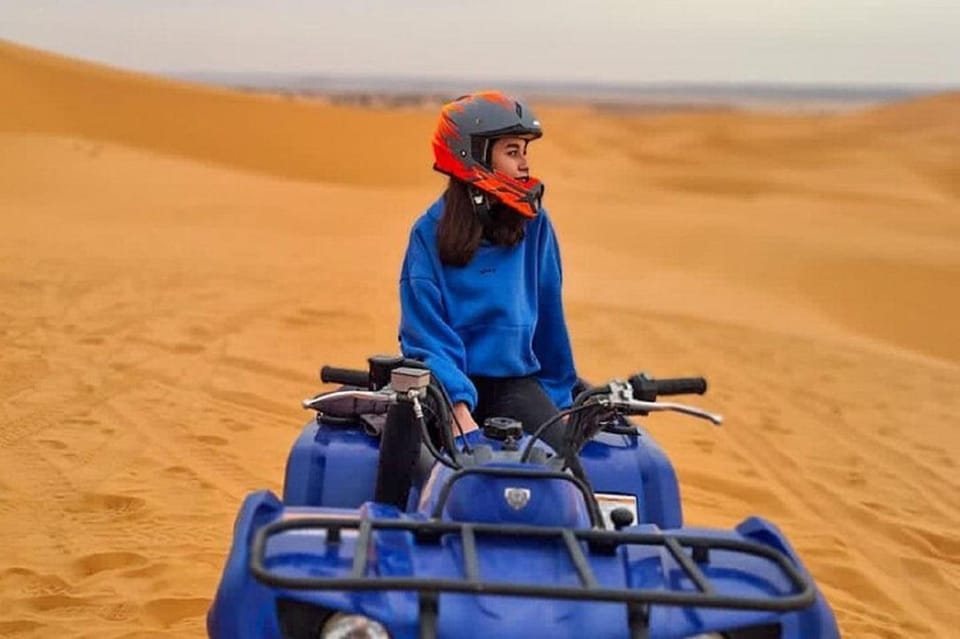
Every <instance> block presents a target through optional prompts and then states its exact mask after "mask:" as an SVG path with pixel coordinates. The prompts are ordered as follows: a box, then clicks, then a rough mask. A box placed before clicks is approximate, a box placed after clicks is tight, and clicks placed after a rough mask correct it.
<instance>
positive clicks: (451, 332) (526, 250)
mask: <svg viewBox="0 0 960 639" xmlns="http://www.w3.org/2000/svg"><path fill="white" fill-rule="evenodd" d="M442 213H443V197H441V198H440V199H439V200H437V201H436V202H434V204H433V205H432V206H431V207H430V208H429V209H427V212H426V213H425V214H424V215H423V216H422V217H421V218H420V219H419V220H417V222H416V223H415V224H414V226H413V229H412V231H411V232H410V244H409V245H408V247H407V254H406V256H405V257H404V260H403V270H402V272H401V274H400V311H401V313H400V348H401V350H402V352H403V354H404V355H405V356H406V357H412V358H416V359H420V360H423V362H424V363H426V365H427V366H429V367H430V370H431V371H432V372H433V373H434V375H436V377H437V379H439V381H440V382H441V383H442V384H443V385H444V387H445V388H446V389H447V392H448V393H449V394H450V399H451V400H452V401H453V402H454V403H456V402H465V403H466V404H467V406H469V408H470V410H473V409H474V408H475V407H476V405H477V389H476V388H475V387H474V385H473V383H472V382H471V381H470V377H469V376H481V377H525V376H529V375H535V376H536V378H537V379H538V380H539V382H540V384H541V386H543V389H544V390H545V391H546V393H547V395H548V396H549V397H550V398H551V399H552V400H553V403H554V404H555V405H556V406H557V407H558V408H567V407H569V406H570V404H571V403H572V398H571V393H572V391H573V385H574V383H575V382H576V380H577V375H576V371H575V369H574V366H573V353H572V351H571V348H570V337H569V335H568V333H567V325H566V322H565V320H564V316H563V304H562V300H561V296H560V288H561V282H562V277H563V275H562V271H561V267H560V252H559V248H558V246H557V238H556V235H555V234H554V231H553V226H552V225H551V224H550V219H549V218H548V217H547V213H546V211H545V210H543V209H541V210H540V213H539V215H537V216H536V217H535V218H533V219H531V220H530V221H529V222H527V226H526V232H525V236H524V238H523V240H522V241H521V242H520V243H519V244H517V245H515V246H510V247H506V246H497V245H493V244H489V243H487V242H483V243H481V245H480V247H479V248H478V249H477V252H476V254H475V255H474V257H473V259H472V260H470V262H469V263H468V264H467V265H466V266H463V267H456V266H447V265H444V264H443V263H442V262H441V261H440V255H439V254H438V251H437V225H438V223H439V221H440V216H441V215H442Z"/></svg>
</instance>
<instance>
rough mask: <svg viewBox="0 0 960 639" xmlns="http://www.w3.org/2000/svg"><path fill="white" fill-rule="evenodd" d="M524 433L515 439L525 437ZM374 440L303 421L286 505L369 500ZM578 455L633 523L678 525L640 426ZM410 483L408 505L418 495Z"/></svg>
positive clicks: (598, 487)
mask: <svg viewBox="0 0 960 639" xmlns="http://www.w3.org/2000/svg"><path fill="white" fill-rule="evenodd" d="M527 439H528V438H527V437H526V436H525V437H524V439H523V440H522V441H521V446H522V445H523V444H524V443H526V441H527ZM468 441H469V442H470V443H471V444H473V445H475V446H476V445H488V446H490V447H492V448H493V449H494V450H500V448H501V443H500V442H498V441H496V440H492V439H488V438H487V437H484V436H483V434H482V433H480V432H479V431H475V432H474V433H471V434H470V436H469V438H468ZM378 452H379V440H378V439H377V438H375V437H373V436H371V435H368V434H366V433H365V432H364V431H363V430H361V429H359V428H355V429H352V428H344V427H339V426H336V427H334V426H328V425H325V424H320V425H318V424H317V422H316V421H311V422H309V423H308V424H307V425H306V426H305V427H304V429H303V431H302V433H301V435H300V437H299V438H298V439H297V441H296V443H295V444H294V446H293V449H292V450H291V452H290V456H289V459H288V461H287V469H286V478H285V481H284V489H283V490H284V493H283V501H284V503H285V504H287V505H290V506H330V507H335V508H358V507H359V506H360V505H361V504H363V503H364V502H367V501H372V500H373V496H374V486H375V483H376V475H377V459H378ZM580 457H581V461H582V463H583V466H584V469H585V471H586V473H587V476H588V478H589V480H590V485H591V487H592V488H593V490H594V491H595V492H603V493H618V494H624V495H632V496H634V497H635V498H636V499H637V505H638V508H637V512H638V522H639V523H652V524H656V525H657V526H659V527H661V528H664V529H669V528H679V527H680V526H682V525H683V511H682V506H681V502H680V490H679V487H678V484H677V476H676V473H675V472H674V470H673V466H672V465H671V464H670V461H669V459H668V458H667V456H666V454H665V453H664V452H663V450H662V449H661V448H660V446H659V445H658V444H657V443H656V442H655V441H654V440H653V438H652V437H651V436H650V435H649V434H648V433H647V432H646V431H644V430H643V429H640V430H639V435H637V436H633V435H612V434H609V433H601V434H600V435H599V436H598V437H597V438H596V439H595V440H594V441H591V442H590V443H588V444H587V445H586V446H585V447H584V449H583V451H582V452H581V455H580ZM419 492H420V487H419V486H414V487H413V491H412V493H411V501H410V508H409V510H414V509H415V508H416V505H417V503H418V500H419Z"/></svg>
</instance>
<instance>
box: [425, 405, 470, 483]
mask: <svg viewBox="0 0 960 639" xmlns="http://www.w3.org/2000/svg"><path fill="white" fill-rule="evenodd" d="M427 410H430V409H427ZM430 412H431V413H433V411H432V410H430ZM417 422H419V424H420V435H421V436H422V438H423V445H424V446H426V447H427V450H428V451H429V452H430V454H431V455H432V456H433V458H434V459H436V460H437V462H439V463H441V464H443V465H444V466H446V467H447V468H451V469H453V470H459V469H460V468H461V466H460V465H459V464H456V463H455V462H453V461H451V460H449V459H447V458H446V456H445V455H443V454H442V453H441V452H440V451H439V450H437V448H436V446H434V445H433V442H432V441H430V431H429V429H428V428H427V420H425V419H424V418H423V415H422V414H421V416H420V417H419V418H417Z"/></svg>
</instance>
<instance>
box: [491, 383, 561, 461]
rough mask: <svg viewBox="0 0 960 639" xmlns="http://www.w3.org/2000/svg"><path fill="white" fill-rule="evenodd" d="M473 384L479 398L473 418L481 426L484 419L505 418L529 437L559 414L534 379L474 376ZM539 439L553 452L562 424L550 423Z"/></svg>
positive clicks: (559, 436)
mask: <svg viewBox="0 0 960 639" xmlns="http://www.w3.org/2000/svg"><path fill="white" fill-rule="evenodd" d="M473 383H474V385H475V386H476V387H477V394H478V396H479V401H478V402H477V407H476V409H475V410H474V411H473V415H474V419H476V420H477V424H479V425H480V426H481V427H482V426H483V420H485V419H486V418H488V417H509V418H512V419H516V420H517V421H519V422H520V423H521V424H523V430H524V431H526V432H527V433H529V434H533V433H534V432H535V431H536V430H537V429H538V428H539V427H540V425H541V424H543V423H544V422H546V421H547V420H548V419H550V418H552V417H554V416H555V415H556V414H557V412H559V411H558V410H557V407H556V406H554V404H553V401H552V400H551V399H550V397H549V396H548V395H547V393H546V391H544V390H543V387H542V386H540V382H538V381H537V379H536V378H535V377H476V378H473ZM542 439H543V440H544V441H545V442H547V444H549V445H550V447H551V448H553V449H554V450H557V449H558V448H559V446H560V443H561V442H562V440H563V423H561V422H557V423H555V424H553V425H552V426H551V427H550V428H548V429H547V430H546V431H545V432H544V434H543V435H542Z"/></svg>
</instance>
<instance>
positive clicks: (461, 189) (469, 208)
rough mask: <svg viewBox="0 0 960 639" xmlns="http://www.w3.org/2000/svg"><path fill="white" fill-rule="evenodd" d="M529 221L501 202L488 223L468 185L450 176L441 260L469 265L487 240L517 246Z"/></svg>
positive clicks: (440, 228) (442, 218)
mask: <svg viewBox="0 0 960 639" xmlns="http://www.w3.org/2000/svg"><path fill="white" fill-rule="evenodd" d="M526 221H527V220H526V218H524V217H523V216H522V215H520V214H519V213H517V212H516V211H514V210H513V209H511V208H509V207H507V206H504V205H502V204H500V203H499V202H498V203H495V204H493V205H492V206H491V207H490V220H489V222H487V223H486V224H484V223H483V221H482V220H481V219H480V217H479V216H478V215H477V213H476V212H475V211H474V210H473V202H471V201H470V193H469V192H468V190H467V185H466V184H464V183H463V182H461V181H460V180H456V179H454V178H450V182H449V183H448V184H447V190H446V191H445V192H444V194H443V215H441V216H440V224H439V225H438V227H437V249H438V252H439V253H440V261H441V262H443V263H444V264H446V265H447V266H466V265H467V264H469V263H470V260H472V259H473V256H474V255H475V254H476V252H477V248H479V247H480V243H481V242H482V241H483V240H486V241H488V242H490V243H491V244H496V245H498V246H515V245H517V244H518V243H519V242H520V240H522V239H523V236H524V227H525V226H526Z"/></svg>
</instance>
